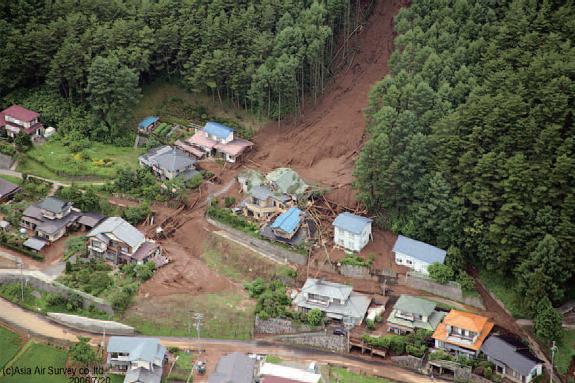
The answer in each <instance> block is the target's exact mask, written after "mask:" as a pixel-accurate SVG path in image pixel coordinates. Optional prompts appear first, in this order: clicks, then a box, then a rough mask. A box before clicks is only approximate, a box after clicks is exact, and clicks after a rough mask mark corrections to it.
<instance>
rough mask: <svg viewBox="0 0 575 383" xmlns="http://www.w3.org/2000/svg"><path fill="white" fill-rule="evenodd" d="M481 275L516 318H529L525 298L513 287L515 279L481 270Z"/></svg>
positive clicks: (486, 284) (486, 285)
mask: <svg viewBox="0 0 575 383" xmlns="http://www.w3.org/2000/svg"><path fill="white" fill-rule="evenodd" d="M479 277H480V278H481V281H482V282H483V283H484V284H485V287H487V289H488V290H489V291H491V292H492V293H493V294H495V296H496V297H497V298H498V299H499V300H500V301H501V302H503V304H504V305H505V308H506V309H507V310H509V311H510V312H511V314H512V315H513V317H514V318H517V319H519V318H528V317H529V316H528V315H527V312H526V311H525V304H524V303H523V299H522V298H521V297H520V296H518V295H517V293H516V292H515V289H514V288H513V282H514V281H513V279H510V278H505V277H502V276H500V275H499V274H497V273H495V272H489V271H487V270H481V272H480V274H479Z"/></svg>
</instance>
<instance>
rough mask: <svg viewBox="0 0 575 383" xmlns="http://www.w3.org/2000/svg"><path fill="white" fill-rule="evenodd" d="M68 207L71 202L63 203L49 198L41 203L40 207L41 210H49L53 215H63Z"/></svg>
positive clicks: (54, 198)
mask: <svg viewBox="0 0 575 383" xmlns="http://www.w3.org/2000/svg"><path fill="white" fill-rule="evenodd" d="M68 205H70V202H68V201H62V200H61V199H59V198H56V197H47V198H45V199H44V200H43V201H42V202H40V205H39V207H40V209H44V210H48V211H50V212H52V213H55V214H58V213H61V212H62V211H63V210H64V209H65V208H66V207H67V206H68Z"/></svg>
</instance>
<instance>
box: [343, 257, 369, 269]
mask: <svg viewBox="0 0 575 383" xmlns="http://www.w3.org/2000/svg"><path fill="white" fill-rule="evenodd" d="M340 263H341V264H342V265H349V266H359V267H371V265H372V263H373V259H371V258H370V259H367V260H366V259H363V258H361V257H360V256H358V255H346V256H345V257H344V258H343V259H342V260H341V261H340Z"/></svg>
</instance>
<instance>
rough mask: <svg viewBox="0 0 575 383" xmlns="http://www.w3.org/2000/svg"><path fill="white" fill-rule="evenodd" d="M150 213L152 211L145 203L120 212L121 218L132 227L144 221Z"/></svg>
mask: <svg viewBox="0 0 575 383" xmlns="http://www.w3.org/2000/svg"><path fill="white" fill-rule="evenodd" d="M151 213H152V209H150V205H149V204H146V203H145V204H142V205H138V206H133V207H132V206H130V207H127V208H125V209H124V211H123V212H122V217H123V218H124V219H125V220H126V221H128V222H129V223H131V224H132V225H137V224H139V223H141V222H142V221H144V220H145V219H146V218H147V217H148V216H149V215H150V214H151Z"/></svg>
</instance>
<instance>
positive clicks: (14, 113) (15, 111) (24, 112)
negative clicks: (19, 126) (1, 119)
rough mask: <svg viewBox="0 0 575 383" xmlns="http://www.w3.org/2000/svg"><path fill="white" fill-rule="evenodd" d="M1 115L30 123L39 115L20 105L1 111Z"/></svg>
mask: <svg viewBox="0 0 575 383" xmlns="http://www.w3.org/2000/svg"><path fill="white" fill-rule="evenodd" d="M2 114H4V115H8V116H10V117H13V118H15V119H17V120H20V121H26V122H28V121H32V120H33V119H35V118H36V117H38V116H39V115H40V114H39V113H36V112H34V111H32V110H29V109H26V108H24V107H23V106H20V105H12V106H10V107H8V108H6V109H4V110H3V111H2Z"/></svg>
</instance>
